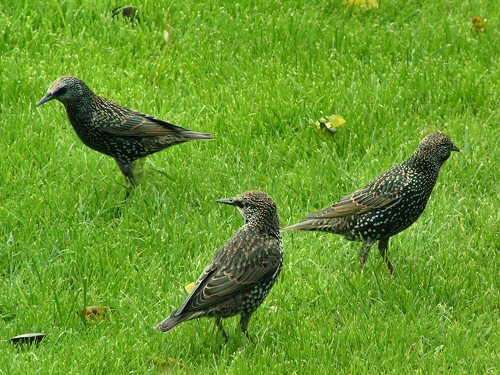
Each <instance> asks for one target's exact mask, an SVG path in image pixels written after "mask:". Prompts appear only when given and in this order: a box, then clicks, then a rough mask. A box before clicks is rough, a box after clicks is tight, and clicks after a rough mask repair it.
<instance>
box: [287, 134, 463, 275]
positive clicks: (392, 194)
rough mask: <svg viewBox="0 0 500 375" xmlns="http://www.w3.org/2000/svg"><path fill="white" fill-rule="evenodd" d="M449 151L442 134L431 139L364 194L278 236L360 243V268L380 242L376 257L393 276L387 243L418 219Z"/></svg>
mask: <svg viewBox="0 0 500 375" xmlns="http://www.w3.org/2000/svg"><path fill="white" fill-rule="evenodd" d="M451 151H460V150H459V149H458V147H457V146H455V145H454V144H453V142H452V140H451V139H450V138H449V137H448V136H447V135H446V134H443V133H435V134H431V135H429V136H427V137H425V138H424V139H423V140H422V141H421V142H420V145H419V146H418V148H417V150H416V151H415V152H414V153H413V155H411V156H410V158H409V159H407V160H405V161H404V162H402V163H401V164H397V165H395V166H394V167H392V168H391V169H389V170H388V171H387V172H385V173H383V174H381V175H380V176H379V177H377V178H376V179H375V180H374V181H372V182H370V183H369V184H368V185H366V186H365V187H364V188H363V189H361V190H358V191H356V192H354V193H352V194H350V195H347V196H345V197H344V198H342V199H340V200H339V201H338V202H336V203H334V204H333V205H332V206H330V207H328V208H325V209H323V210H321V211H319V212H317V213H315V214H312V215H309V216H307V217H306V218H305V219H304V221H303V222H301V223H298V224H295V225H291V226H289V227H286V228H283V230H282V231H283V232H286V231H293V230H312V231H324V232H331V233H337V234H341V235H343V236H345V237H346V238H347V239H348V240H351V241H362V246H361V251H360V261H361V266H362V267H364V266H365V263H366V258H367V256H368V254H369V252H370V249H371V247H372V246H373V245H374V244H375V242H376V241H378V248H379V250H380V254H381V255H382V257H383V258H384V261H385V262H386V264H387V267H388V268H389V271H390V272H391V273H393V272H394V268H393V267H392V264H391V262H390V261H389V258H388V257H387V252H388V249H389V238H390V237H392V236H394V235H395V234H397V233H399V232H401V231H402V230H404V229H406V228H408V227H409V226H410V225H412V224H413V223H414V222H415V221H416V220H417V219H418V218H419V216H420V215H421V214H422V212H423V211H424V209H425V206H426V204H427V201H428V200H429V197H430V195H431V192H432V189H433V188H434V185H435V184H436V180H437V178H438V175H439V170H440V169H441V166H442V165H443V164H444V162H445V161H446V160H447V159H448V158H449V157H450V154H451Z"/></svg>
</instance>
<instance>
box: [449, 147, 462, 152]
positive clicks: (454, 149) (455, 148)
mask: <svg viewBox="0 0 500 375" xmlns="http://www.w3.org/2000/svg"><path fill="white" fill-rule="evenodd" d="M451 151H455V152H462V151H460V149H459V148H458V147H457V146H455V145H452V147H451Z"/></svg>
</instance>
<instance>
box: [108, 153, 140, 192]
mask: <svg viewBox="0 0 500 375" xmlns="http://www.w3.org/2000/svg"><path fill="white" fill-rule="evenodd" d="M115 160H116V164H118V167H119V168H120V171H121V172H122V174H123V175H124V176H125V178H126V179H127V181H128V183H129V184H128V187H127V192H126V194H125V199H126V198H128V197H129V195H130V193H131V192H132V190H133V189H134V188H135V187H136V186H137V185H138V184H139V178H140V177H141V176H142V166H143V164H144V163H142V162H140V163H137V160H134V161H133V162H131V163H125V162H122V161H120V160H118V159H115ZM136 164H139V166H140V167H141V170H140V171H139V173H134V172H135V167H136Z"/></svg>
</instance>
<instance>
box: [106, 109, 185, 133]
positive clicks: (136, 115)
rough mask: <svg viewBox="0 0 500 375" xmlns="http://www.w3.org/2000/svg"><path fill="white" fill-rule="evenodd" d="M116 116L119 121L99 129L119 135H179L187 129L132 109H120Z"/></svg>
mask: <svg viewBox="0 0 500 375" xmlns="http://www.w3.org/2000/svg"><path fill="white" fill-rule="evenodd" d="M117 117H118V118H119V121H116V120H115V121H114V123H113V125H111V126H105V127H100V128H99V130H101V131H104V132H107V133H110V134H113V135H117V136H121V137H157V136H165V135H170V136H179V135H180V134H182V131H184V130H187V129H184V128H181V127H179V126H176V125H173V124H170V123H168V122H166V121H163V120H160V119H157V118H156V117H153V116H149V115H146V114H144V113H140V112H137V111H132V110H127V111H121V112H120V113H119V115H118V116H117Z"/></svg>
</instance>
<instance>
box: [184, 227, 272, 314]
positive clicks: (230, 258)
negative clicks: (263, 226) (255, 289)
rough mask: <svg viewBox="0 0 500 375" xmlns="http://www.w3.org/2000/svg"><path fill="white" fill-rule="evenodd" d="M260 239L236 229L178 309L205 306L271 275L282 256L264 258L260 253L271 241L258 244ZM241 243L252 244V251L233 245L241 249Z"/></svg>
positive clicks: (185, 309)
mask: <svg viewBox="0 0 500 375" xmlns="http://www.w3.org/2000/svg"><path fill="white" fill-rule="evenodd" d="M243 241H244V243H243ZM257 241H258V240H255V239H254V240H253V241H252V240H251V239H250V237H248V236H246V238H245V239H243V238H238V233H237V234H236V235H235V236H234V237H233V238H232V239H231V240H230V241H229V242H228V243H226V245H224V247H223V248H222V249H220V250H219V253H218V254H217V256H216V257H215V259H214V261H213V262H212V264H211V265H210V266H208V267H207V268H206V269H205V271H204V272H203V274H202V275H201V276H200V278H199V279H198V281H197V283H196V286H195V287H194V289H193V291H192V292H191V294H190V295H189V297H188V298H187V300H186V302H185V304H184V305H183V306H182V307H181V308H180V309H179V310H178V313H181V312H186V311H195V310H203V309H206V308H208V307H210V306H214V305H217V304H219V303H221V302H223V301H225V300H228V299H230V298H231V297H232V296H235V295H237V294H239V293H241V292H242V291H244V290H246V289H248V288H251V287H252V286H254V285H255V284H258V283H259V282H262V281H263V280H266V279H269V278H271V277H272V276H273V275H274V274H275V272H276V271H277V270H278V268H279V263H280V256H279V255H278V254H275V256H270V257H267V258H266V259H263V257H261V256H260V255H261V254H262V253H267V249H266V247H269V246H272V244H271V243H267V242H262V241H259V243H260V245H257V243H256V242H257ZM240 246H246V248H247V249H248V248H252V251H246V249H244V248H241V250H238V251H236V252H235V251H234V250H233V251H231V249H234V248H237V249H239V248H240ZM259 246H260V247H259ZM273 254H274V252H273Z"/></svg>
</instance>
